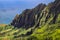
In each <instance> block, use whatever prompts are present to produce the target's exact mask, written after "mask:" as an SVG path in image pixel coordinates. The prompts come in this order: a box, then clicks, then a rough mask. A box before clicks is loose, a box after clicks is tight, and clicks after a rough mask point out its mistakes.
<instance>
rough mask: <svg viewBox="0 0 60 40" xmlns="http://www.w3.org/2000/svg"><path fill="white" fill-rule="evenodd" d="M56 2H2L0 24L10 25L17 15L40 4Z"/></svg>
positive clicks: (18, 0)
mask: <svg viewBox="0 0 60 40" xmlns="http://www.w3.org/2000/svg"><path fill="white" fill-rule="evenodd" d="M53 1H54V0H0V24H9V23H11V22H12V20H13V19H14V17H15V15H16V14H21V13H22V11H23V10H25V9H31V8H34V7H35V6H37V5H38V4H40V3H44V4H48V3H50V2H53Z"/></svg>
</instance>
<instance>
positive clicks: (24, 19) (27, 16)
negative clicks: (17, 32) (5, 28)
mask: <svg viewBox="0 0 60 40" xmlns="http://www.w3.org/2000/svg"><path fill="white" fill-rule="evenodd" d="M45 7H46V5H45V4H39V5H38V6H36V7H35V8H33V9H26V10H24V11H23V12H22V14H20V15H18V17H17V16H16V17H15V18H14V20H13V21H12V23H11V25H13V26H15V27H19V28H20V27H23V28H29V27H32V26H34V24H35V21H36V20H35V15H36V14H37V15H39V14H40V13H41V11H42V10H43V9H44V8H45ZM38 17H39V16H38Z"/></svg>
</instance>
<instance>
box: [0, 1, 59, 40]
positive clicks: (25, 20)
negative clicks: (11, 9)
mask: <svg viewBox="0 0 60 40" xmlns="http://www.w3.org/2000/svg"><path fill="white" fill-rule="evenodd" d="M40 8H41V9H40ZM11 25H13V26H11ZM11 25H5V26H0V40H60V0H55V1H54V2H52V3H50V4H49V5H47V6H46V5H43V4H40V5H38V6H37V7H35V8H34V9H32V10H30V9H27V10H25V11H24V12H23V14H21V15H16V17H15V18H14V20H13V22H12V23H11Z"/></svg>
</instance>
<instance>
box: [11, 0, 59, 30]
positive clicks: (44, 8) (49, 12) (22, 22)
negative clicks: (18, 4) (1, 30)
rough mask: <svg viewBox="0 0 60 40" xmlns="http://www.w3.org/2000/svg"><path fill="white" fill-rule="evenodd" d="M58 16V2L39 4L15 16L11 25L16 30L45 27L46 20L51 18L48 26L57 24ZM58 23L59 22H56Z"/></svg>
mask: <svg viewBox="0 0 60 40" xmlns="http://www.w3.org/2000/svg"><path fill="white" fill-rule="evenodd" d="M59 14H60V0H55V1H54V2H52V3H49V4H48V5H45V4H39V5H38V6H36V7H35V8H33V9H26V10H24V11H23V12H22V14H20V15H16V17H15V18H14V20H13V21H12V23H11V25H13V26H15V27H18V28H21V27H22V28H26V29H28V28H31V27H33V26H35V27H40V26H42V25H45V23H46V22H47V20H49V19H50V18H53V19H52V20H51V22H50V23H49V24H54V23H57V17H58V15H59ZM58 22H59V21H58Z"/></svg>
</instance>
